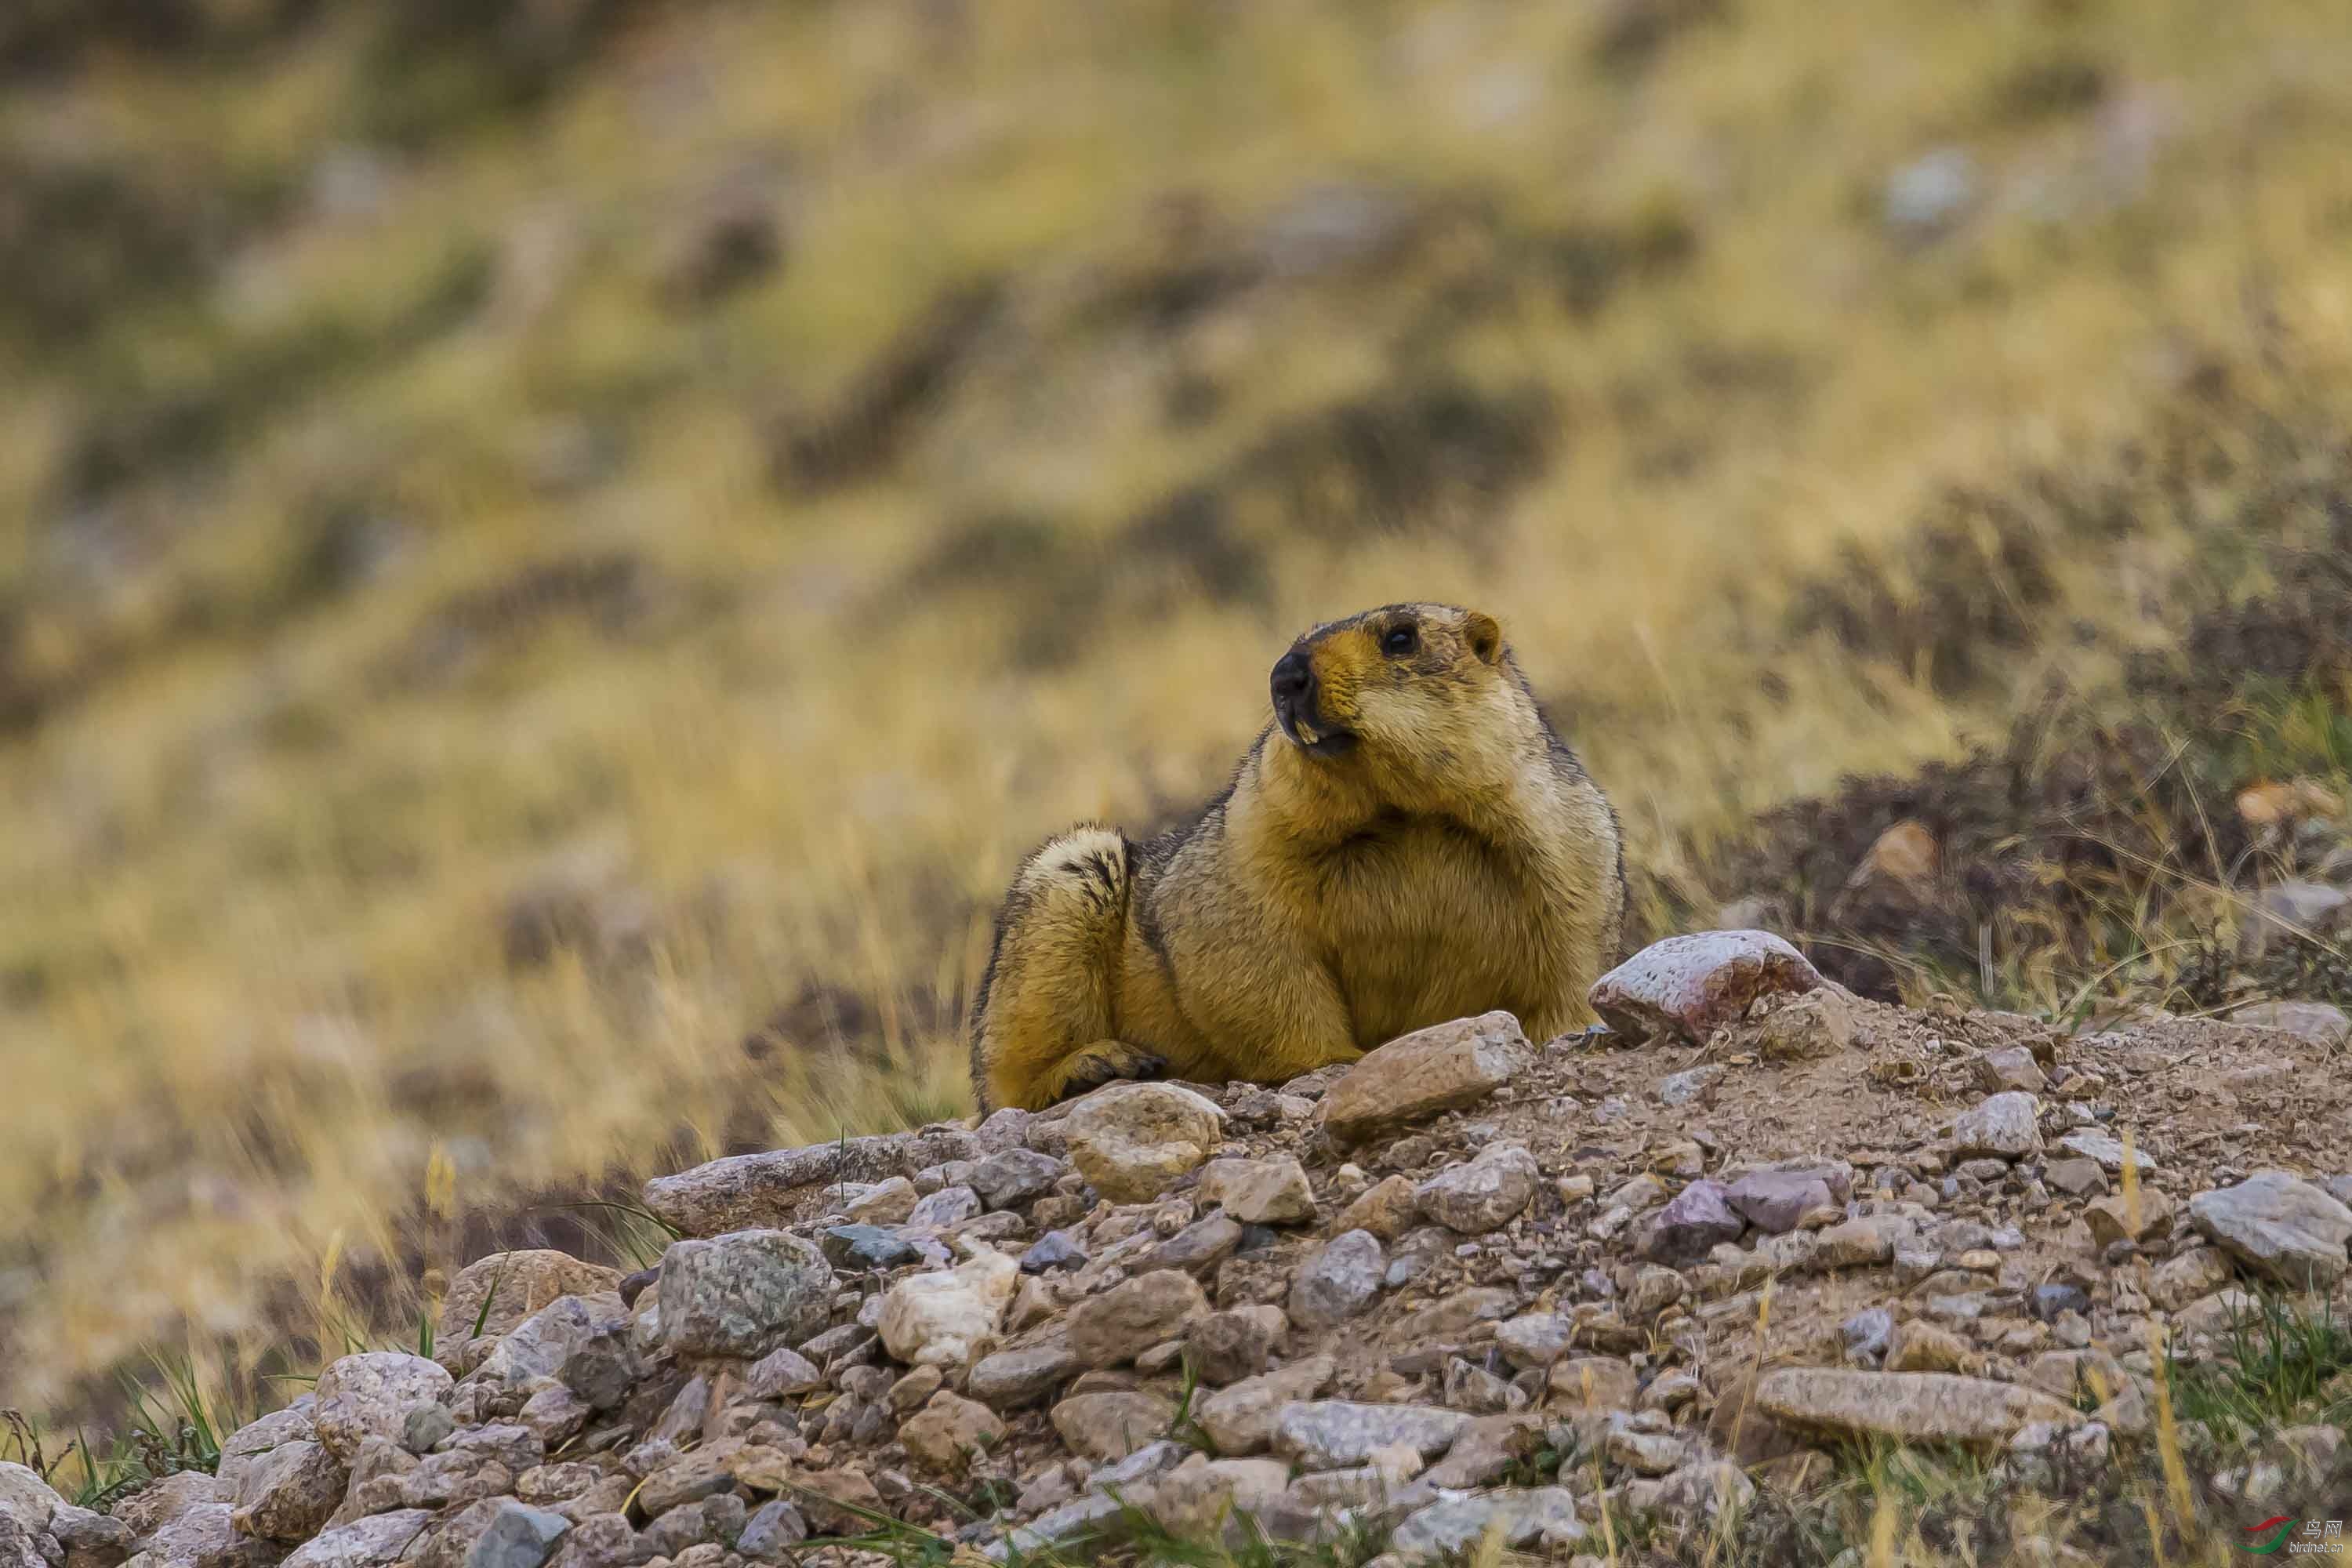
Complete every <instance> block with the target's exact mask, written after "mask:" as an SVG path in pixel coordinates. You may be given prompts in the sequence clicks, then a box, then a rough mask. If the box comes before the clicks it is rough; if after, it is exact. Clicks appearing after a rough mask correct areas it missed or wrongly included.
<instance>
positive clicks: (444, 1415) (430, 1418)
mask: <svg viewBox="0 0 2352 1568" xmlns="http://www.w3.org/2000/svg"><path fill="white" fill-rule="evenodd" d="M456 1430H457V1417H456V1416H455V1415H451V1414H450V1413H449V1407H448V1406H447V1405H411V1406H410V1407H409V1410H408V1414H407V1415H405V1416H404V1417H402V1419H401V1423H400V1446H401V1447H404V1448H405V1449H407V1450H408V1451H409V1452H410V1453H412V1454H429V1453H431V1452H432V1451H433V1450H434V1448H435V1447H438V1446H439V1444H440V1442H441V1440H442V1439H443V1438H445V1437H446V1436H449V1434H450V1433H452V1432H455V1431H456Z"/></svg>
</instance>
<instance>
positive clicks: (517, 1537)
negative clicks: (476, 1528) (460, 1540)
mask: <svg viewBox="0 0 2352 1568" xmlns="http://www.w3.org/2000/svg"><path fill="white" fill-rule="evenodd" d="M571 1528H572V1521H570V1520H568V1519H566V1518H564V1517H563V1516H562V1514H560V1513H549V1512H547V1511H546V1510H542V1509H536V1508H531V1507H529V1506H527V1505H525V1504H523V1503H519V1502H509V1503H506V1504H504V1505H503V1506H501V1507H500V1508H499V1511H498V1514H497V1516H496V1517H495V1518H493V1519H492V1520H491V1521H490V1525H489V1528H488V1530H486V1531H483V1532H482V1533H481V1535H480V1536H479V1537H478V1539H476V1541H475V1542H474V1544H473V1545H472V1546H470V1547H469V1548H467V1552H466V1568H540V1564H541V1563H545V1562H546V1561H547V1559H548V1555H549V1553H551V1552H553V1551H554V1550H555V1543H556V1542H558V1541H560V1540H562V1537H563V1532H564V1531H567V1530H569V1529H571Z"/></svg>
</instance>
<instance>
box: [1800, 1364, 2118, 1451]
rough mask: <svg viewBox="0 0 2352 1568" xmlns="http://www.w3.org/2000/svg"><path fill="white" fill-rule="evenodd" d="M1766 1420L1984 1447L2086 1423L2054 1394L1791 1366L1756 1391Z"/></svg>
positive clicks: (1850, 1434)
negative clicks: (2052, 1426) (2030, 1428)
mask: <svg viewBox="0 0 2352 1568" xmlns="http://www.w3.org/2000/svg"><path fill="white" fill-rule="evenodd" d="M1756 1404H1757V1406H1758V1407H1759V1409H1761V1410H1762V1411H1763V1412H1764V1413H1765V1414H1766V1415H1769V1416H1770V1417H1771V1418H1772V1419H1774V1420H1776V1421H1778V1422H1780V1423H1781V1424H1782V1425H1784V1426H1791V1427H1795V1428H1797V1429H1799V1430H1801V1431H1807V1432H1816V1433H1821V1434H1823V1435H1826V1436H1832V1437H1843V1438H1866V1437H1887V1438H1892V1439H1894V1440H1895V1441H1897V1442H1904V1443H1949V1444H1953V1445H1955V1446H1958V1447H1989V1446H1993V1445H1998V1444H2004V1443H2007V1442H2008V1441H2009V1439H2010V1437H2011V1436H2012V1435H2014V1434H2015V1433H2016V1431H2017V1429H2018V1428H2019V1427H2021V1426H2026V1425H2028V1424H2029V1423H2032V1422H2035V1421H2053V1422H2058V1423H2061V1424H2073V1423H2074V1422H2076V1421H2078V1420H2079V1419H2080V1417H2078V1416H2077V1415H2075V1413H2074V1411H2073V1410H2071V1409H2070V1408H2068V1407H2067V1406H2066V1405H2063V1404H2061V1403H2059V1402H2058V1401H2057V1400H2054V1399H2053V1398H2051V1397H2050V1396H2049V1395H2048V1394H2040V1393H2036V1392H2035V1391H2033V1390H2032V1389H2029V1388H2024V1387H2021V1386H2020V1385H2018V1384H2008V1383H1994V1382H1990V1380H1988V1379H1985V1378H1980V1377H1961V1376H1958V1375H1956V1374H1954V1373H1938V1372H1851V1371H1839V1370H1832V1369H1831V1368H1827V1367H1789V1368H1784V1369H1782V1370H1780V1371H1778V1372H1768V1373H1765V1374H1764V1375H1763V1377H1761V1378H1760V1379H1759V1380H1758V1382H1757V1384H1756Z"/></svg>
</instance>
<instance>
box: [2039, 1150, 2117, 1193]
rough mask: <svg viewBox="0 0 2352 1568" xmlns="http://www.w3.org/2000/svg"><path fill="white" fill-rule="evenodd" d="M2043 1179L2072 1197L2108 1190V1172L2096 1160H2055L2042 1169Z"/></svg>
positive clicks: (2054, 1188)
mask: <svg viewBox="0 0 2352 1568" xmlns="http://www.w3.org/2000/svg"><path fill="white" fill-rule="evenodd" d="M2042 1180H2043V1181H2044V1182H2045V1183H2047V1184H2049V1185H2050V1186H2051V1187H2052V1188H2053V1190H2055V1191H2058V1192H2062V1193H2064V1194H2066V1195H2067V1196H2068V1197H2070V1198H2085V1197H2090V1196H2092V1195H2094V1194H2098V1193H2104V1192H2105V1191H2106V1190H2107V1173H2106V1172H2105V1170H2103V1169H2102V1168H2101V1167H2100V1165H2099V1163H2098V1162H2097V1161H2096V1160H2084V1159H2079V1158H2076V1159H2067V1160H2053V1161H2051V1162H2050V1163H2049V1164H2048V1165H2047V1166H2045V1167H2044V1168H2043V1169H2042Z"/></svg>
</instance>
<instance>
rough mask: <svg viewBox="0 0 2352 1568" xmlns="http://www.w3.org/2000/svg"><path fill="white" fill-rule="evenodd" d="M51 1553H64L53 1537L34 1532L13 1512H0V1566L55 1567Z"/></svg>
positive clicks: (18, 1567) (60, 1555) (2, 1567)
mask: <svg viewBox="0 0 2352 1568" xmlns="http://www.w3.org/2000/svg"><path fill="white" fill-rule="evenodd" d="M45 1546H46V1547H47V1551H46V1552H45V1551H44V1547H45ZM51 1555H55V1556H57V1557H59V1558H62V1557H63V1556H64V1555H65V1552H64V1549H63V1548H61V1547H59V1546H58V1543H57V1541H56V1538H55V1537H53V1536H50V1535H47V1534H46V1533H44V1534H36V1533H34V1531H32V1530H31V1529H30V1528H29V1527H27V1526H26V1523H25V1522H24V1521H22V1520H20V1519H18V1518H17V1517H16V1515H15V1514H13V1513H6V1512H0V1568H56V1565H54V1564H52V1563H50V1562H49V1557H50V1556H51Z"/></svg>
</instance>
